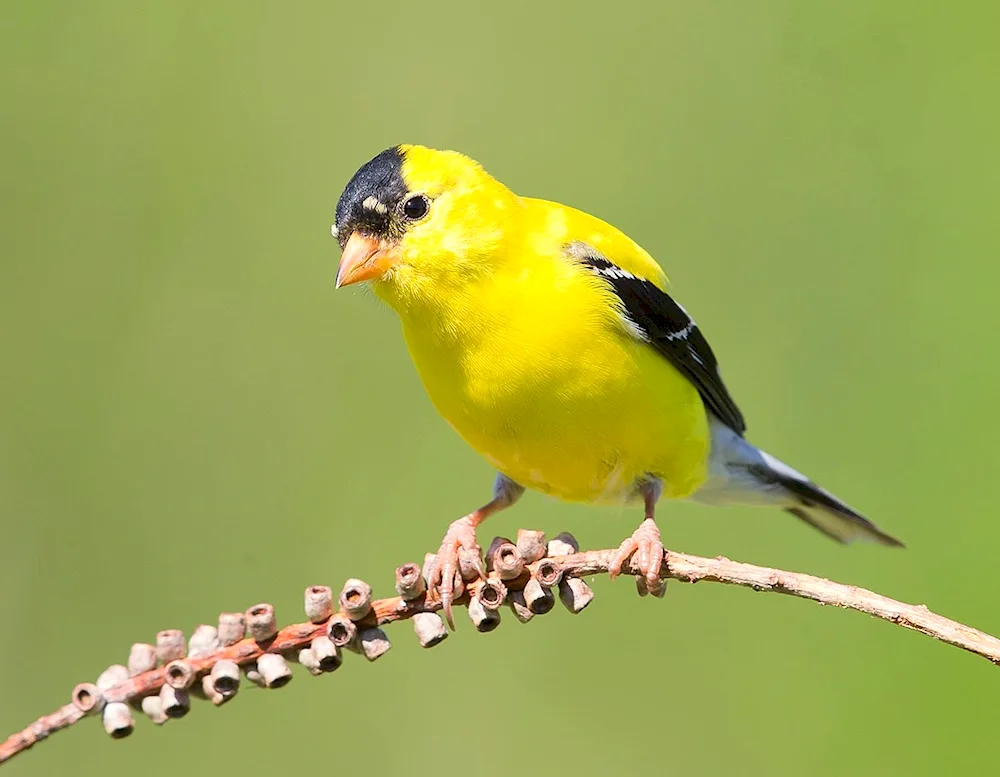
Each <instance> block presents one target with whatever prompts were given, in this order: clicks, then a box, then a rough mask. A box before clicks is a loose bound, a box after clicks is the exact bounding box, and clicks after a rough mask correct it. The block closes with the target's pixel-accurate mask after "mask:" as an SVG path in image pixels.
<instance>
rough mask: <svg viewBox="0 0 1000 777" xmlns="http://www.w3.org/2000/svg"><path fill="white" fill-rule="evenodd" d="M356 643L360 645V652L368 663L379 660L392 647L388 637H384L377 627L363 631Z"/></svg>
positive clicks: (384, 634) (383, 633)
mask: <svg viewBox="0 0 1000 777" xmlns="http://www.w3.org/2000/svg"><path fill="white" fill-rule="evenodd" d="M358 641H359V642H360V643H361V652H362V653H364V656H365V658H367V659H368V660H369V661H374V660H375V659H377V658H381V657H382V656H384V655H385V654H386V653H387V652H388V651H389V648H391V647H392V643H390V642H389V637H387V636H386V633H385V632H384V631H382V629H380V628H377V627H372V628H370V629H363V630H362V631H361V633H359V634H358Z"/></svg>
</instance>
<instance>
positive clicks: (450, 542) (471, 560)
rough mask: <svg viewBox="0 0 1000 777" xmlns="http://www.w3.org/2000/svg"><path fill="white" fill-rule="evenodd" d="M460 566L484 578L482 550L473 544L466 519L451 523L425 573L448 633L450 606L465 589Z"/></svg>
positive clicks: (473, 534) (472, 532)
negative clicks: (437, 600)
mask: <svg viewBox="0 0 1000 777" xmlns="http://www.w3.org/2000/svg"><path fill="white" fill-rule="evenodd" d="M460 551H464V552H460ZM462 566H466V567H471V571H473V572H475V574H478V575H479V576H480V577H482V578H484V579H485V577H486V571H485V569H484V568H483V561H482V551H481V550H480V548H479V545H478V543H477V542H476V528H475V526H474V525H473V523H472V521H471V520H470V518H469V516H465V517H464V518H459V519H458V520H457V521H453V522H452V524H451V525H450V526H449V527H448V531H447V532H445V535H444V539H443V540H442V541H441V547H440V548H439V549H438V552H437V555H436V556H435V557H434V561H432V562H431V567H430V569H429V570H428V573H427V586H428V588H430V589H431V590H432V591H437V592H438V596H439V597H440V599H441V605H442V608H443V610H444V617H445V620H446V621H447V622H448V625H449V626H450V627H451V629H452V631H454V630H455V620H454V617H453V616H452V611H451V605H452V603H453V602H454V601H455V598H456V596H461V593H462V591H463V589H464V587H465V584H464V582H463V578H462Z"/></svg>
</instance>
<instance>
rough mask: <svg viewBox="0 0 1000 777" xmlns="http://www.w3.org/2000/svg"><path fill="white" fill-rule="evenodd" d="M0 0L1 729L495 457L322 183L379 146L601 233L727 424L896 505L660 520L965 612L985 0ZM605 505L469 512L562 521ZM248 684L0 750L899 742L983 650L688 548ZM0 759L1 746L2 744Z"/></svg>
mask: <svg viewBox="0 0 1000 777" xmlns="http://www.w3.org/2000/svg"><path fill="white" fill-rule="evenodd" d="M2 16H3V23H2V24H0V90H2V95H3V98H2V101H0V115H2V125H0V143H2V154H3V173H2V176H0V358H2V362H0V364H2V366H0V371H2V372H0V524H2V530H0V538H2V539H0V624H2V627H0V628H2V634H0V667H2V668H3V669H2V671H3V679H2V683H0V736H5V735H6V734H7V733H10V732H13V731H14V730H17V729H20V728H21V727H22V726H24V725H25V724H27V723H28V722H29V721H30V720H33V719H34V718H35V717H36V716H38V715H40V714H42V713H45V712H48V711H49V710H51V709H53V708H55V707H56V706H57V705H59V704H61V703H63V702H64V701H65V700H67V698H68V694H69V690H70V689H71V688H72V686H73V685H74V683H76V682H79V681H82V680H87V679H93V678H94V677H96V675H97V674H98V672H100V671H101V669H103V668H104V667H105V666H106V665H107V664H109V663H112V662H120V661H124V659H125V658H126V656H127V652H128V647H129V645H130V643H131V642H133V641H141V640H150V639H152V637H153V635H154V633H155V632H156V631H157V630H158V629H161V628H168V627H181V628H184V629H186V630H187V631H188V633H190V630H191V629H192V628H193V627H194V626H195V625H196V624H198V623H200V622H212V621H213V619H214V618H215V616H216V614H217V613H218V612H219V611H220V610H229V609H241V608H244V607H246V606H248V605H250V604H253V603H254V602H257V601H260V600H269V601H272V602H274V604H275V605H276V607H277V610H278V613H279V617H280V618H282V619H283V621H284V622H289V621H291V620H292V619H299V617H300V613H301V591H302V588H303V587H304V586H306V585H308V584H312V583H322V582H326V583H329V584H331V585H333V586H335V587H336V586H339V584H340V582H341V581H342V580H343V579H344V578H345V577H347V576H359V577H363V578H365V579H368V580H370V581H372V583H373V584H374V585H375V588H376V592H377V593H382V594H387V593H388V592H389V591H390V590H391V572H392V568H393V567H394V566H395V565H397V564H398V563H401V562H403V561H405V560H409V559H417V560H419V559H421V558H422V556H423V553H424V552H425V551H426V550H429V549H432V548H434V547H435V546H436V544H437V542H438V541H439V539H440V535H441V533H442V531H443V530H444V528H445V525H446V524H447V522H448V521H450V520H451V519H453V518H455V517H457V516H458V515H460V514H462V513H463V512H466V511H468V510H469V509H470V508H472V507H474V506H476V505H478V504H479V503H480V502H481V501H482V500H483V499H484V497H485V496H486V495H487V494H488V493H489V489H490V484H491V478H492V473H491V471H490V468H489V467H488V466H487V464H486V463H484V462H483V461H481V460H479V459H478V458H477V457H476V456H475V455H474V454H473V453H472V452H471V451H469V450H467V449H466V448H465V446H464V445H463V443H462V442H461V441H460V440H459V439H458V438H457V437H456V436H455V434H454V433H453V432H452V431H451V430H450V429H449V428H448V426H447V425H446V424H445V423H444V422H443V421H441V420H440V419H439V418H438V417H437V416H436V414H435V412H434V411H433V409H432V407H431V406H430V404H429V402H428V401H427V399H426V398H425V396H424V394H423V391H422V389H421V386H420V384H419V382H418V379H417V377H416V375H415V373H414V370H413V369H412V367H411V365H410V363H409V360H408V358H407V355H406V352H405V349H404V346H403V343H402V341H401V338H400V336H399V333H398V331H397V330H398V326H397V322H396V320H395V318H394V316H393V315H392V314H391V313H390V312H389V311H388V310H386V309H384V308H382V307H381V306H380V305H378V304H377V303H375V302H374V301H373V299H371V297H370V295H365V294H363V293H358V292H357V291H356V290H354V289H351V290H345V291H342V292H338V293H335V292H334V288H333V279H334V274H335V269H336V264H337V261H338V256H339V254H338V250H337V247H336V244H335V243H334V241H333V240H331V238H330V236H329V224H330V222H331V220H332V217H333V208H334V204H335V202H336V199H337V197H338V195H339V193H340V190H341V187H342V186H343V185H344V183H345V182H346V181H347V179H348V178H349V177H350V175H351V174H352V173H353V171H354V170H355V169H356V168H357V167H358V166H359V165H360V164H361V163H362V162H364V161H366V160H367V159H368V158H370V157H371V156H373V155H374V154H375V153H376V152H378V151H379V150H381V149H382V148H384V147H386V146H389V145H392V144H395V143H399V142H420V143H425V144H428V145H433V146H439V147H451V148H458V149H461V150H463V151H465V152H467V153H469V154H470V155H472V156H474V157H476V158H478V159H480V160H481V161H482V162H484V164H486V165H487V167H488V168H489V169H490V170H491V171H493V172H494V173H495V174H496V175H497V176H498V177H500V178H501V180H503V181H505V182H507V183H508V184H509V185H510V186H511V187H512V188H514V189H515V190H517V191H518V192H521V193H524V194H531V195H535V196H542V197H546V198H550V199H555V200H561V201H564V202H567V203H571V204H573V205H575V206H577V207H580V208H583V209H585V210H588V211H591V212H593V213H596V214H599V215H601V216H602V217H604V218H605V219H607V220H609V221H611V222H612V223H615V224H617V225H619V226H620V227H622V228H623V229H625V230H626V231H627V232H629V233H630V234H631V235H632V236H633V237H635V238H636V239H637V240H638V241H639V242H640V243H642V244H643V245H644V246H645V247H646V248H648V249H649V250H650V251H651V252H652V253H653V254H654V255H655V256H657V257H658V258H659V259H660V260H661V261H662V262H663V263H664V264H665V266H666V268H667V270H668V272H669V274H670V275H671V277H672V280H673V282H674V285H675V289H676V290H677V292H678V294H679V296H680V298H681V299H683V301H684V303H685V305H687V306H688V308H689V309H690V310H692V311H693V312H694V314H695V315H696V317H697V318H698V320H699V322H700V323H701V324H702V326H703V328H704V329H705V330H706V331H707V333H708V334H709V336H710V338H711V340H712V342H713V344H714V346H715V348H716V351H717V352H718V354H719V355H720V357H721V359H722V362H723V365H724V372H725V375H726V377H727V380H728V382H729V384H730V387H731V389H732V390H733V392H734V394H735V396H736V397H737V399H738V400H739V402H740V404H741V405H742V407H743V409H744V411H745V412H746V413H747V415H748V417H749V419H750V432H751V437H752V438H753V439H754V440H755V441H756V442H758V443H759V444H762V445H764V446H766V447H767V448H768V449H770V450H772V451H773V452H775V453H777V454H778V455H780V456H782V457H783V458H786V459H787V460H789V461H790V462H792V463H794V464H795V465H796V466H798V467H800V468H802V469H803V470H805V471H806V472H808V473H810V474H812V475H813V476H814V477H816V478H817V479H818V480H820V481H821V482H823V483H824V484H826V485H828V486H829V487H830V488H832V489H834V490H835V491H837V492H838V493H840V494H842V495H843V496H844V497H845V498H847V499H848V500H849V501H851V502H852V503H853V504H855V505H857V506H858V507H859V508H862V509H864V510H865V511H866V512H867V513H869V514H870V515H871V516H873V517H874V518H876V519H877V520H878V522H879V523H880V524H881V525H882V526H883V527H884V528H885V529H886V530H888V531H890V532H892V533H894V534H898V535H899V536H900V537H902V538H903V539H904V540H906V542H907V543H908V545H909V548H908V549H907V550H906V551H903V552H893V551H888V550H886V549H883V548H877V547H856V548H850V549H844V548H842V547H838V546H836V545H834V544H833V543H830V542H828V541H826V540H824V539H823V538H822V537H821V536H819V535H817V534H815V533H813V532H812V531H811V530H809V529H808V528H807V527H805V526H802V525H800V524H799V523H797V522H796V521H794V520H793V519H791V518H789V517H787V516H784V515H783V514H781V513H778V512H768V511H757V510H751V509H746V510H742V509H728V510H710V509H707V508H700V507H698V506H694V505H688V504H677V505H670V506H669V508H668V509H667V510H666V511H664V513H665V515H664V521H663V525H664V526H665V528H666V536H667V539H668V544H670V545H672V546H673V547H675V548H677V549H680V550H685V551H688V552H692V553H702V554H708V555H716V554H725V555H728V556H730V557H733V558H737V559H742V560H747V561H753V562H756V563H761V564H767V565H774V566H779V567H785V568H791V569H797V570H802V571H808V572H812V573H815V574H819V575H824V576H829V577H832V578H834V579H838V580H843V581H847V582H852V583H856V584H859V585H863V586H868V587H872V588H874V589H876V590H878V591H881V592H884V593H886V594H888V595H891V596H895V597H898V598H901V599H903V600H906V601H912V602H924V603H926V604H928V605H929V606H930V607H932V608H933V609H936V610H939V611H941V612H943V613H946V614H948V615H950V616H953V617H956V618H958V619H961V620H963V621H966V622H968V623H970V624H973V625H976V626H979V627H982V628H984V629H986V630H992V631H993V632H998V631H1000V582H998V579H997V577H996V558H997V555H996V554H997V544H998V541H1000V522H998V521H997V515H996V504H995V497H996V489H995V486H994V482H995V479H996V477H997V475H996V468H997V464H998V462H1000V454H998V452H997V451H998V449H997V446H996V444H995V440H996V438H997V436H998V434H1000V421H998V419H997V413H996V402H997V400H996V397H997V387H998V386H1000V366H998V361H997V359H996V358H995V355H996V353H997V331H996V330H997V324H998V322H1000V313H998V312H997V303H996V290H997V287H998V282H1000V269H998V266H997V257H998V249H1000V238H998V234H997V221H998V217H1000V212H998V202H1000V196H998V195H1000V192H998V184H1000V144H998V143H997V137H998V132H1000V112H998V107H997V106H998V102H997V100H996V92H995V89H996V83H997V79H998V77H1000V55H998V54H997V48H996V37H995V36H996V23H997V21H998V19H997V13H996V9H995V8H994V7H992V6H991V5H989V4H976V3H971V2H970V3H957V4H952V5H948V6H945V5H938V4H932V3H910V2H880V3H872V2H868V1H867V0H838V2H825V1H821V2H817V1H816V0H768V1H766V2H756V3H735V2H722V1H720V0H716V1H713V2H707V1H706V2H699V3H689V2H674V1H671V2H632V1H630V0H621V1H620V2H616V3H613V4H611V5H609V4H607V3H597V2H585V1H582V0H581V2H577V3H574V4H572V5H568V4H556V3H551V4H550V3H543V2H532V3H518V2H512V3H503V4H497V3H492V4H478V5H476V4H470V3H465V2H461V3H460V2H434V3H423V4H414V3H399V4H392V3H387V2H380V3H339V2H334V3H330V2H299V3H289V4H277V3H271V4H265V3H246V2H232V1H226V2H222V1H220V2H213V3H194V2H187V1H183V2H181V1H178V2H171V3H158V4H148V3H131V2H123V1H121V0H116V1H108V0H93V1H92V2H88V3H59V2H53V1H52V0H33V2H27V1H26V0H20V1H17V0H11V1H9V2H7V3H5V4H4V9H3V12H2ZM636 520H637V516H636V514H634V513H633V512H631V511H622V510H612V509H597V508H588V507H578V506H566V505H561V504H557V503H555V502H552V501H550V500H547V499H545V498H542V497H539V496H530V495H529V496H528V497H527V498H526V499H524V500H523V501H522V503H521V504H520V505H519V506H518V508H517V509H516V510H515V511H512V512H510V513H508V514H506V515H504V516H503V517H501V518H499V519H496V520H495V521H491V522H490V524H488V526H487V529H486V532H485V535H486V536H485V537H484V539H486V540H488V539H489V536H491V533H503V534H511V533H513V532H514V531H515V530H516V528H517V527H519V526H526V527H532V528H543V529H545V530H547V531H549V532H552V533H555V532H558V531H560V530H565V529H570V530H573V531H574V532H576V533H577V535H578V536H579V537H580V539H581V540H582V541H583V543H584V544H585V545H586V546H589V547H594V548H596V547H607V546H610V545H612V544H614V543H616V542H618V541H619V540H620V539H621V538H622V537H623V536H624V535H625V534H626V533H628V532H630V531H631V530H632V528H633V526H634V524H635V523H636ZM595 588H596V591H597V599H596V601H595V603H594V604H593V605H592V606H591V608H590V609H589V610H588V611H587V612H586V613H585V614H584V615H582V616H580V617H578V618H573V617H571V616H569V615H568V614H566V613H565V612H563V611H562V610H559V611H556V612H554V613H553V614H551V615H549V616H547V617H545V618H543V619H536V620H535V621H533V622H532V623H531V624H529V625H527V626H521V625H518V624H517V623H516V622H515V621H513V619H512V618H510V617H509V616H508V617H507V618H506V620H505V623H504V624H503V626H502V627H501V628H500V629H499V630H497V631H496V632H493V633H492V634H489V635H479V634H476V633H475V632H474V631H473V629H472V627H471V625H470V624H469V623H468V622H467V621H466V622H462V621H460V628H459V633H458V634H457V635H455V636H454V637H453V638H451V639H449V640H448V641H447V642H446V643H445V644H443V645H442V646H441V647H439V648H437V649H435V650H433V651H429V652H428V651H421V650H420V648H419V647H418V646H417V644H416V641H415V639H414V638H413V637H412V635H411V633H410V630H409V627H408V626H402V627H394V628H393V629H392V632H391V636H393V637H394V640H395V641H394V645H395V647H394V649H393V651H392V652H391V653H390V654H389V655H388V656H386V657H385V658H384V659H383V660H381V661H380V662H378V663H377V664H374V665H365V663H364V662H363V661H362V660H360V659H358V658H357V657H354V658H353V659H352V660H349V661H348V662H347V663H346V665H345V666H344V667H343V668H342V670H341V671H340V672H338V673H337V674H336V675H333V676H329V677H325V678H322V679H315V680H314V679H311V678H309V677H308V676H306V675H298V676H297V677H296V680H295V681H294V682H293V683H292V684H291V685H290V686H289V687H288V688H286V689H284V690H282V691H277V692H265V691H259V690H245V691H244V692H241V694H240V696H239V697H238V698H237V699H236V700H235V701H234V702H233V703H231V704H229V705H227V706H226V707H224V708H222V709H212V708H210V707H209V706H208V705H199V706H197V707H196V708H195V709H194V710H193V711H192V713H191V714H190V715H189V716H188V717H187V718H185V719H184V720H183V721H174V722H171V723H170V724H169V725H167V726H166V727H164V728H162V729H154V727H153V726H152V725H150V724H148V723H147V722H146V721H144V720H140V721H139V725H138V730H137V732H136V733H135V735H134V736H133V737H131V738H130V739H128V740H125V741H122V742H115V743H112V742H111V741H110V740H108V738H107V737H106V736H105V735H104V734H103V732H102V731H101V730H100V726H99V724H98V723H96V722H94V721H88V722H85V723H84V724H82V725H80V726H78V727H76V728H74V729H73V730H71V731H69V732H66V733H61V734H59V735H58V736H57V737H56V738H55V739H54V740H53V741H50V742H47V743H45V744H44V745H42V746H40V747H38V748H36V750H35V751H33V752H31V753H28V754H26V755H24V756H22V757H19V758H18V759H16V760H15V761H14V762H12V763H11V764H9V765H8V768H9V769H10V773H11V775H15V774H17V775H24V776H25V777H27V776H29V775H51V774H92V773H94V774H96V773H97V772H98V771H100V773H102V774H105V775H119V774H120V775H126V774H137V773H141V774H143V775H147V776H148V777H154V776H155V775H174V774H176V773H177V770H178V769H184V770H186V771H187V772H188V773H191V774H210V773H221V772H223V771H225V772H226V773H234V774H235V773H238V772H241V771H242V772H246V773H255V774H261V773H268V772H275V771H280V772H281V773H296V772H299V771H305V770H315V769H334V770H335V771H339V770H345V771H346V770H348V769H350V770H359V769H367V770H371V769H374V770H376V772H378V773H386V774H396V773H406V774H409V775H413V776H414V777H418V776H419V775H430V774H434V775H443V774H469V773H473V774H481V775H484V776H486V777H488V776H489V775H501V774H503V775H506V774H509V773H510V769H511V768H512V767H511V763H512V762H514V763H517V764H520V765H521V766H522V768H525V769H527V770H529V771H537V773H542V774H553V775H558V774H569V773H576V774H580V773H584V774H625V773H633V772H634V773H639V772H645V773H653V774H657V773H664V774H673V773H678V774H683V773H691V772H695V773H698V774H701V775H729V774H734V773H740V774H767V775H799V774H810V775H816V776H817V777H821V776H822V775H842V774H847V773H851V774H865V775H868V774H870V775H923V774H927V775H930V774H939V773H942V772H947V773H958V772H962V771H966V770H969V771H974V770H977V769H978V768H980V767H983V766H984V765H988V764H991V763H994V760H995V746H994V744H992V743H993V742H995V736H996V724H997V703H996V700H997V689H998V688H1000V685H998V683H1000V675H997V674H996V671H997V670H995V669H993V668H991V667H990V666H989V665H988V664H987V663H985V662H984V661H983V660H982V659H979V658H976V657H973V656H970V655H967V654H964V653H961V652H959V651H957V650H955V649H952V648H949V647H945V646H943V645H941V644H937V643H935V642H933V641H931V640H928V639H926V638H924V637H921V636H918V635H916V634H912V633H908V632H905V631H904V630H902V629H899V628H896V627H893V626H891V625H888V624H885V623H883V622H880V621H874V620H870V619H867V618H865V617H864V616H860V615H857V614H855V613H845V612H840V611H835V610H829V609H823V608H820V607H817V606H816V605H814V604H810V603H805V602H802V601H798V600H790V599H786V598H784V597H777V596H766V595H754V594H752V593H750V592H748V591H746V590H736V589H727V588H724V587H722V586H717V585H711V584H704V585H701V586H697V587H689V586H685V585H682V584H674V585H672V586H671V588H670V591H669V593H668V596H667V598H666V599H665V600H664V601H662V602H657V601H648V600H642V601H640V600H639V599H638V598H637V597H636V596H635V594H634V590H633V586H632V585H631V584H630V583H629V582H628V581H622V582H619V583H617V584H610V583H609V582H608V581H607V580H605V579H600V580H597V581H596V583H595ZM5 773H6V772H5Z"/></svg>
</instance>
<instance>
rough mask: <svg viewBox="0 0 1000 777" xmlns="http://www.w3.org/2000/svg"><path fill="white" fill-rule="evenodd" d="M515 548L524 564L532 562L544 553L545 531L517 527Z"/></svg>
mask: <svg viewBox="0 0 1000 777" xmlns="http://www.w3.org/2000/svg"><path fill="white" fill-rule="evenodd" d="M517 549H518V552H520V554H521V559H522V560H523V561H524V563H525V564H534V563H535V562H536V561H538V559H540V558H542V557H543V556H544V555H545V553H546V546H545V532H543V531H535V530H534V529H518V531H517Z"/></svg>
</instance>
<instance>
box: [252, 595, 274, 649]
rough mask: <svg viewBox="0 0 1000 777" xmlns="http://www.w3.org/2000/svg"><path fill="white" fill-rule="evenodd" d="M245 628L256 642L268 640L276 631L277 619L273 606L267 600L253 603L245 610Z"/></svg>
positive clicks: (272, 637)
mask: <svg viewBox="0 0 1000 777" xmlns="http://www.w3.org/2000/svg"><path fill="white" fill-rule="evenodd" d="M247 628H248V629H249V630H250V636H251V637H253V638H254V639H255V640H256V641H257V642H268V641H269V640H271V639H274V635H275V634H277V633H278V619H277V617H276V616H275V614H274V607H273V606H271V605H270V604H268V603H267V602H261V603H260V604H255V605H254V606H253V607H251V608H250V609H248V610H247Z"/></svg>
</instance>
